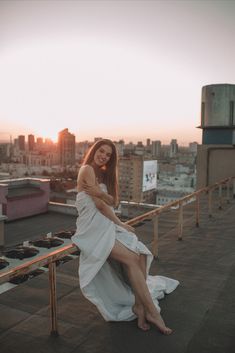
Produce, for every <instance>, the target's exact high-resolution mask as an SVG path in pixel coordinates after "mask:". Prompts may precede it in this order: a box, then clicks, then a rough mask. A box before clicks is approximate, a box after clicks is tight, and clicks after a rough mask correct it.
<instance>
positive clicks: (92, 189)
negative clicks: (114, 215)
mask: <svg viewBox="0 0 235 353" xmlns="http://www.w3.org/2000/svg"><path fill="white" fill-rule="evenodd" d="M83 189H84V190H85V191H86V193H87V194H88V195H90V196H91V197H93V196H94V197H98V198H99V199H101V200H102V201H104V202H105V203H107V205H109V206H115V205H114V204H115V202H114V198H113V196H112V195H109V194H107V192H104V191H103V190H101V188H100V186H99V185H97V184H96V185H88V184H87V183H86V182H84V184H83Z"/></svg>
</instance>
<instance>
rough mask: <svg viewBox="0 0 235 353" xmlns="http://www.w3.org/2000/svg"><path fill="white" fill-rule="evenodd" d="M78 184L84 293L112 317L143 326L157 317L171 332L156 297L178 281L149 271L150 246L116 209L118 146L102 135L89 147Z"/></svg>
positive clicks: (165, 331)
mask: <svg viewBox="0 0 235 353" xmlns="http://www.w3.org/2000/svg"><path fill="white" fill-rule="evenodd" d="M77 190H78V194H77V200H76V206H77V209H78V215H79V216H78V220H77V231H76V233H75V234H74V236H73V237H72V241H73V243H74V244H75V245H76V246H78V247H79V249H80V250H81V254H80V265H79V280H80V287H81V290H82V292H83V294H84V295H85V297H86V298H87V299H89V300H90V301H91V302H92V303H93V304H95V305H96V306H97V308H98V310H99V311H100V313H101V314H102V316H103V317H104V319H105V320H107V321H122V320H133V319H134V318H136V317H137V319H138V327H139V328H141V329H142V330H144V331H145V330H148V329H149V328H150V326H149V323H152V324H154V325H155V326H157V328H158V329H159V330H160V331H161V332H162V333H163V334H166V335H169V334H170V333H171V332H172V330H171V329H170V328H168V327H167V326H166V325H165V323H164V321H163V319H162V317H161V315H160V313H159V312H160V308H159V306H158V301H157V298H160V297H163V296H164V292H166V293H170V292H171V291H173V290H174V289H175V288H176V287H177V285H178V284H179V282H178V281H176V280H172V279H169V278H167V277H161V276H154V277H153V276H148V272H149V268H150V264H151V262H152V259H153V256H152V254H151V252H150V251H149V250H148V248H147V247H146V246H145V245H144V244H142V243H141V242H139V241H138V239H137V237H136V235H135V234H134V232H135V231H134V228H132V227H131V226H129V225H127V224H125V223H123V222H121V221H120V219H119V218H118V217H117V216H116V215H115V213H114V211H113V206H116V205H117V204H118V187H117V152H116V148H115V145H114V144H113V143H112V142H111V141H110V140H108V139H102V140H99V141H98V142H96V143H95V144H94V145H93V146H92V147H91V149H90V150H89V151H88V153H87V155H86V157H85V159H84V162H83V165H82V167H81V168H80V170H79V174H78V180H77ZM146 282H147V283H146ZM150 292H151V293H150Z"/></svg>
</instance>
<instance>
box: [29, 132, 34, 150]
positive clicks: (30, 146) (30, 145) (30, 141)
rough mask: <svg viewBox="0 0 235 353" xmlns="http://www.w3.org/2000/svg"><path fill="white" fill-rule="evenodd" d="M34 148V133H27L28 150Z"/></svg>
mask: <svg viewBox="0 0 235 353" xmlns="http://www.w3.org/2000/svg"><path fill="white" fill-rule="evenodd" d="M34 148H35V138H34V135H28V150H29V151H34Z"/></svg>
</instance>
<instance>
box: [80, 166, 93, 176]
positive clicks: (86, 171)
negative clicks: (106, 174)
mask: <svg viewBox="0 0 235 353" xmlns="http://www.w3.org/2000/svg"><path fill="white" fill-rule="evenodd" d="M79 174H83V175H84V174H86V175H87V174H89V175H94V174H95V172H94V169H93V168H92V166H90V165H89V164H85V165H83V166H81V168H80V170H79Z"/></svg>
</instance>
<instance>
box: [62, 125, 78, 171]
mask: <svg viewBox="0 0 235 353" xmlns="http://www.w3.org/2000/svg"><path fill="white" fill-rule="evenodd" d="M58 152H59V160H60V164H61V165H62V166H64V167H66V166H67V165H73V164H74V163H75V136H74V135H73V134H71V133H70V132H69V131H68V129H64V130H62V131H60V132H59V137H58Z"/></svg>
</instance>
